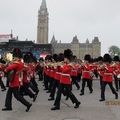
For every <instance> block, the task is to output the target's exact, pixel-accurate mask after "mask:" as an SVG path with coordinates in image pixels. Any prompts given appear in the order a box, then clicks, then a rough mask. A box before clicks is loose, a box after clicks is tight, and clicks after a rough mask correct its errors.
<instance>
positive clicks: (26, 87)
mask: <svg viewBox="0 0 120 120" xmlns="http://www.w3.org/2000/svg"><path fill="white" fill-rule="evenodd" d="M20 94H21V95H22V96H23V95H24V94H27V95H29V97H30V98H33V97H34V96H35V94H33V92H32V91H31V90H30V89H29V83H23V86H21V87H20Z"/></svg>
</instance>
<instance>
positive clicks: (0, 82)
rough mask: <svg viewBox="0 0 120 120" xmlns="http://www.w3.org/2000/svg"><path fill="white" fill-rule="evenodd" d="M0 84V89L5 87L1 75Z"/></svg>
mask: <svg viewBox="0 0 120 120" xmlns="http://www.w3.org/2000/svg"><path fill="white" fill-rule="evenodd" d="M0 86H1V89H6V88H5V85H4V83H3V81H2V78H1V77H0Z"/></svg>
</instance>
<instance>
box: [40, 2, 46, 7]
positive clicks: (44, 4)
mask: <svg viewBox="0 0 120 120" xmlns="http://www.w3.org/2000/svg"><path fill="white" fill-rule="evenodd" d="M41 8H43V9H45V8H46V0H42V4H41Z"/></svg>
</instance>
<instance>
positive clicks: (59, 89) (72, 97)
mask: <svg viewBox="0 0 120 120" xmlns="http://www.w3.org/2000/svg"><path fill="white" fill-rule="evenodd" d="M69 86H70V85H67V84H62V83H60V84H59V87H58V92H57V96H56V99H55V102H54V105H55V106H57V107H60V100H61V93H62V91H64V89H65V90H66V92H67V95H68V97H69V98H70V99H71V101H72V103H78V102H79V101H78V100H77V98H76V97H75V96H74V94H73V93H72V92H71V90H70V87H69Z"/></svg>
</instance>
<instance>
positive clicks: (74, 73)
mask: <svg viewBox="0 0 120 120" xmlns="http://www.w3.org/2000/svg"><path fill="white" fill-rule="evenodd" d="M77 70H78V66H77V65H76V64H73V67H72V70H71V76H77Z"/></svg>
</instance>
